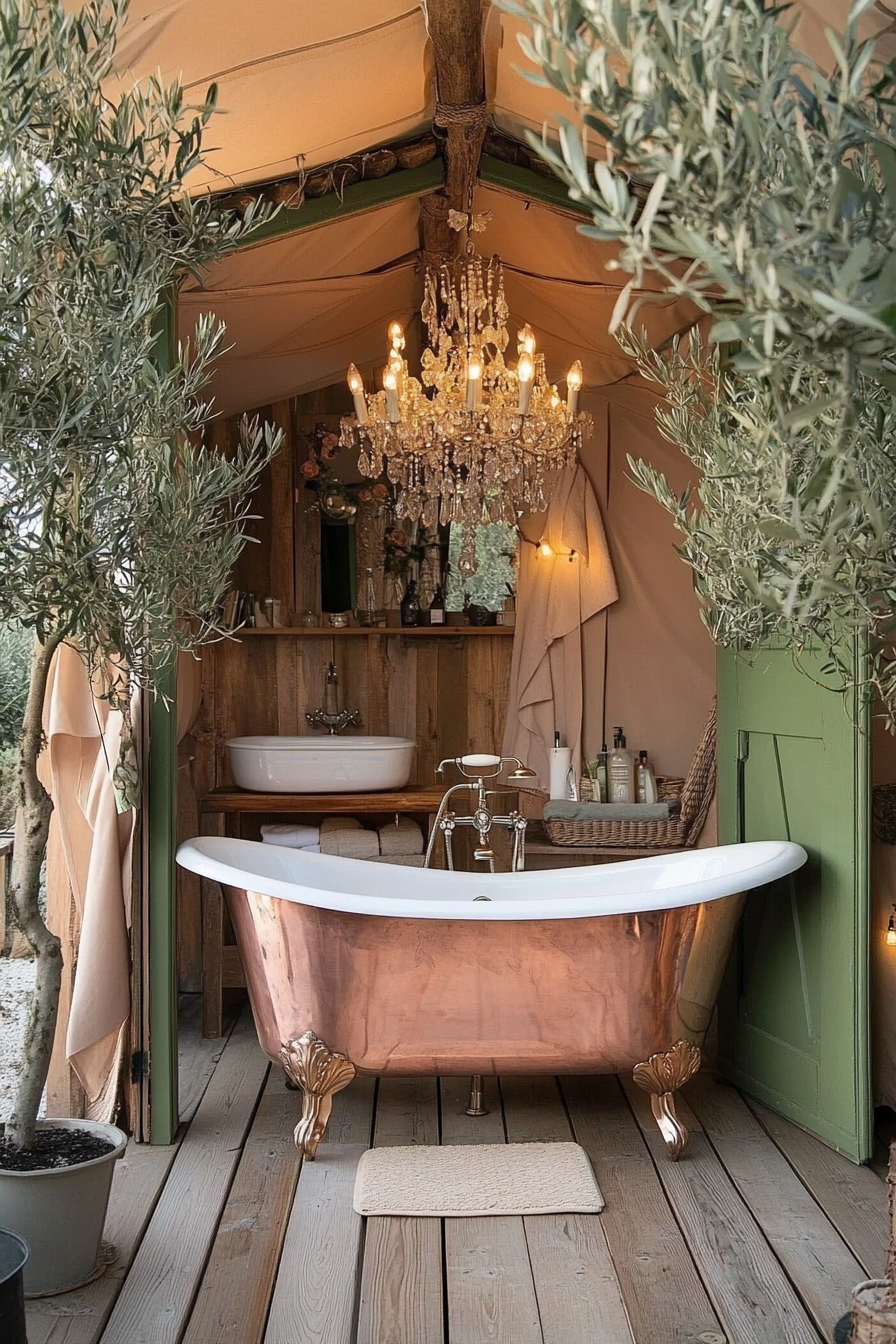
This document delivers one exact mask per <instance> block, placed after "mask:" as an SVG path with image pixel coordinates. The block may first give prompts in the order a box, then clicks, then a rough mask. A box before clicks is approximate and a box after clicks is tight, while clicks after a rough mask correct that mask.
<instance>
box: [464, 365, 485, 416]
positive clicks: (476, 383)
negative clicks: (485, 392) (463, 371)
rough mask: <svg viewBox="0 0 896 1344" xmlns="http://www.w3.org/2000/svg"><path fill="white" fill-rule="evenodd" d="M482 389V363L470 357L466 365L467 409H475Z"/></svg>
mask: <svg viewBox="0 0 896 1344" xmlns="http://www.w3.org/2000/svg"><path fill="white" fill-rule="evenodd" d="M481 391H482V365H481V364H480V363H479V360H478V359H471V360H470V362H469V364H468V365H467V410H468V411H475V409H476V407H477V406H478V405H479V394H480V392H481Z"/></svg>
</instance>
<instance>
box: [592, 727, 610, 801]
mask: <svg viewBox="0 0 896 1344" xmlns="http://www.w3.org/2000/svg"><path fill="white" fill-rule="evenodd" d="M608 756H609V752H608V750H607V744H606V742H604V743H603V744H602V746H601V749H600V755H599V756H598V758H597V774H596V777H595V789H594V794H595V797H594V801H595V802H596V803H608V802H609V801H610V791H609V788H608V786H607V757H608Z"/></svg>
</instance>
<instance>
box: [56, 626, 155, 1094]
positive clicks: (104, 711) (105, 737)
mask: <svg viewBox="0 0 896 1344" xmlns="http://www.w3.org/2000/svg"><path fill="white" fill-rule="evenodd" d="M122 728H123V716H122V714H121V713H120V711H118V710H112V709H110V708H109V705H108V703H107V702H106V701H104V700H100V699H98V698H97V697H96V696H95V695H94V688H93V686H92V685H91V682H90V678H89V677H88V674H87V670H86V668H85V665H84V662H83V660H82V658H81V656H80V654H79V653H78V651H77V650H76V649H74V648H72V647H70V646H68V645H65V644H63V645H61V646H60V648H59V650H58V651H57V653H56V657H55V658H54V661H53V666H52V668H51V670H50V680H49V685H48V688H47V697H46V702H45V710H44V732H45V735H46V743H47V745H46V751H45V759H44V763H43V773H44V777H45V782H46V784H47V787H48V788H49V791H50V794H51V796H52V798H53V805H54V809H55V813H56V819H57V824H58V827H59V835H60V839H61V842H62V849H63V853H64V855H65V866H66V871H67V874H68V880H69V883H70V886H71V891H72V895H73V897H74V900H75V905H76V907H77V910H78V914H79V917H80V921H81V938H80V943H79V947H78V962H77V970H76V974H75V982H74V988H73V991H72V1001H71V1010H70V1014H69V1020H68V1031H67V1036H66V1047H65V1050H66V1055H67V1057H68V1059H69V1060H70V1062H71V1065H72V1067H73V1068H74V1070H75V1072H76V1073H77V1075H78V1078H79V1079H80V1081H81V1084H82V1086H83V1088H84V1091H85V1094H86V1096H87V1103H88V1114H89V1115H90V1116H91V1118H94V1119H99V1118H101V1115H102V1114H103V1113H106V1114H109V1113H111V1109H112V1107H113V1106H114V1090H115V1089H114V1087H111V1088H110V1086H109V1084H110V1079H111V1078H113V1076H114V1075H115V1074H116V1073H117V1069H116V1060H117V1057H118V1055H119V1053H120V1049H119V1046H120V1038H121V1035H122V1031H123V1029H124V1028H125V1025H126V1023H127V1019H128V1015H129V1012H130V943H129V935H128V926H129V924H130V901H131V840H132V837H133V831H134V814H133V812H124V813H119V812H118V809H117V807H116V802H115V791H114V788H113V784H112V772H113V770H114V768H115V766H116V764H117V762H118V758H119V752H120V746H121V733H122ZM98 1111H99V1113H98Z"/></svg>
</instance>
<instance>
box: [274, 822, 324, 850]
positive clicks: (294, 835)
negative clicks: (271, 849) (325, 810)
mask: <svg viewBox="0 0 896 1344" xmlns="http://www.w3.org/2000/svg"><path fill="white" fill-rule="evenodd" d="M261 838H262V841H263V842H264V843H265V844H266V845H283V846H285V848H287V849H310V848H311V847H312V845H318V846H319V845H320V827H319V826H301V825H298V824H296V823H290V822H281V821H277V822H272V823H271V824H270V825H268V826H262V828H261Z"/></svg>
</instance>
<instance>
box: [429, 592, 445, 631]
mask: <svg viewBox="0 0 896 1344" xmlns="http://www.w3.org/2000/svg"><path fill="white" fill-rule="evenodd" d="M429 623H430V625H444V624H445V598H444V597H443V596H442V585H441V584H440V583H437V584H436V591H435V592H434V593H433V598H432V601H431V602H430V604H429Z"/></svg>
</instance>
